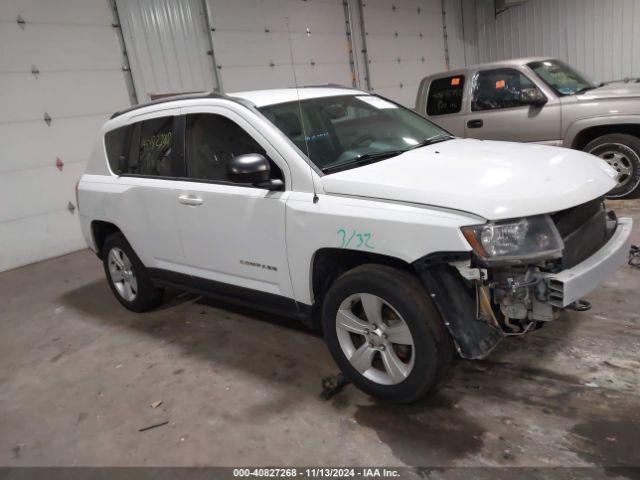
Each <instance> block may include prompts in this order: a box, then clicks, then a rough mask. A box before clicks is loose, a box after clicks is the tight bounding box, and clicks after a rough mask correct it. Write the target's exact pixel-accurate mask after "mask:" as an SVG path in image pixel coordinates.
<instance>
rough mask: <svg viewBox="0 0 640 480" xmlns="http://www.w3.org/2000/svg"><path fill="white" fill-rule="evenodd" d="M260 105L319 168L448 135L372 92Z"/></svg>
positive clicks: (360, 161)
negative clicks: (370, 93) (371, 93)
mask: <svg viewBox="0 0 640 480" xmlns="http://www.w3.org/2000/svg"><path fill="white" fill-rule="evenodd" d="M260 111H261V112H262V114H263V115H264V116H265V117H267V118H268V119H269V120H270V121H271V122H272V123H273V124H274V125H275V126H276V127H278V128H279V129H280V130H281V131H282V132H283V133H284V134H285V135H286V136H287V137H289V139H291V141H292V142H293V143H294V144H295V145H296V146H297V147H298V148H299V149H300V150H301V151H302V152H305V153H307V155H308V156H309V158H310V160H311V161H312V162H313V163H314V164H315V165H316V166H317V167H318V168H319V169H320V170H322V171H323V172H325V173H332V172H335V171H339V170H345V169H349V168H355V167H357V166H361V165H364V164H367V163H372V162H375V161H380V160H384V159H385V158H390V157H393V156H396V155H400V154H401V153H403V152H405V151H407V150H410V149H412V148H417V147H420V146H423V145H428V144H431V143H435V142H439V141H444V140H449V139H450V138H452V137H451V135H449V134H448V133H447V132H446V131H444V130H442V129H441V128H440V127H438V126H436V125H434V124H433V123H431V122H429V121H428V120H426V119H424V118H422V117H421V116H419V115H418V114H416V113H414V112H412V111H411V110H408V109H406V108H404V107H401V106H399V105H397V104H395V103H392V102H390V101H388V100H385V99H383V98H381V97H378V96H375V95H367V94H362V95H353V94H349V95H340V96H331V97H321V98H312V99H306V100H301V101H300V102H298V101H294V102H288V103H281V104H276V105H268V106H265V107H262V108H260ZM301 114H302V121H301V119H300V115H301Z"/></svg>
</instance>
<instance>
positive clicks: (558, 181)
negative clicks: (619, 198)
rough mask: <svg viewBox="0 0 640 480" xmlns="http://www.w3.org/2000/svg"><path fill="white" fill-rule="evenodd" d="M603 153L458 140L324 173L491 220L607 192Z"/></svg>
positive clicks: (327, 182) (381, 193) (609, 179)
mask: <svg viewBox="0 0 640 480" xmlns="http://www.w3.org/2000/svg"><path fill="white" fill-rule="evenodd" d="M616 175H617V173H616V172H615V171H614V170H613V169H612V168H611V167H609V165H607V164H606V163H605V162H604V161H603V160H601V159H599V158H597V157H595V156H593V155H590V154H587V153H584V152H579V151H576V150H569V149H566V148H559V147H548V146H544V145H531V144H523V143H511V142H494V141H483V140H472V139H464V140H463V139H455V140H449V141H447V142H442V143H438V144H435V145H431V146H428V147H422V148H417V149H415V150H410V151H408V152H405V153H403V154H401V155H399V156H397V157H393V158H389V159H387V160H383V161H380V162H377V163H373V164H370V165H365V166H362V167H357V168H353V169H351V170H345V171H342V172H337V173H333V174H330V175H325V176H324V177H322V179H321V182H322V186H323V189H324V191H325V192H326V193H330V194H338V195H349V196H358V197H368V198H378V199H384V200H392V201H399V202H409V203H417V204H423V205H432V206H437V207H443V208H449V209H454V210H461V211H464V212H470V213H473V214H476V215H479V216H482V217H484V218H486V219H488V220H500V219H506V218H514V217H522V216H527V215H536V214H541V213H551V212H555V211H558V210H563V209H565V208H569V207H573V206H575V205H579V204H581V203H584V202H587V201H589V200H592V199H594V198H596V197H598V196H601V195H604V194H605V193H607V192H608V191H609V190H611V189H612V188H613V187H614V186H615V185H616V181H615V178H616Z"/></svg>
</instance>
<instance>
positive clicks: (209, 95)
mask: <svg viewBox="0 0 640 480" xmlns="http://www.w3.org/2000/svg"><path fill="white" fill-rule="evenodd" d="M197 98H228V97H226V95H223V94H221V93H218V92H197V93H184V94H181V95H171V96H168V97H162V98H158V99H157V100H152V101H150V102H145V103H139V104H138V105H133V106H131V107H129V108H125V109H124V110H118V111H117V112H115V113H114V114H113V115H111V118H112V119H113V118H116V117H119V116H120V115H124V114H125V113H129V112H133V111H135V110H138V109H140V108H144V107H148V106H150V105H158V104H161V103H169V102H174V101H177V100H189V99H197Z"/></svg>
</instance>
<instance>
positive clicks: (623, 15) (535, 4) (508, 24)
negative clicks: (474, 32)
mask: <svg viewBox="0 0 640 480" xmlns="http://www.w3.org/2000/svg"><path fill="white" fill-rule="evenodd" d="M493 5H494V4H493V0H477V1H476V9H477V29H478V40H477V43H478V57H479V61H480V62H489V61H495V60H502V59H507V58H514V57H525V56H534V55H535V56H538V55H539V56H554V57H560V58H562V59H564V60H566V61H567V62H568V63H570V64H572V65H574V66H576V67H577V68H578V69H580V70H582V71H584V72H585V73H587V74H588V75H589V76H591V77H592V78H593V79H594V80H595V81H598V82H599V81H606V80H616V79H622V78H624V77H638V76H640V27H639V25H640V0H530V1H529V2H527V3H526V4H524V5H522V6H520V7H513V8H511V9H509V10H507V11H506V12H504V13H501V14H500V15H498V18H497V19H496V18H494V6H493ZM465 14H466V12H465Z"/></svg>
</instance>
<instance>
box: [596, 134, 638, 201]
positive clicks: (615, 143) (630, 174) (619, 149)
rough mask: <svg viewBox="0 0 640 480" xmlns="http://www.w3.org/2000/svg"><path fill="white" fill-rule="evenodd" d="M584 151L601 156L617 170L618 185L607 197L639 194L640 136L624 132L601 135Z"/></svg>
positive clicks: (631, 196) (624, 196)
mask: <svg viewBox="0 0 640 480" xmlns="http://www.w3.org/2000/svg"><path fill="white" fill-rule="evenodd" d="M584 151H585V152H588V153H590V154H592V155H595V156H597V157H600V158H602V159H603V160H604V161H605V162H607V163H608V164H609V165H610V166H611V167H612V168H613V169H614V170H616V171H617V172H618V185H616V187H615V188H614V189H613V190H611V191H610V192H609V193H607V198H635V197H637V196H638V194H640V138H638V137H634V136H633V135H627V134H624V133H613V134H610V135H603V136H601V137H598V138H596V139H595V140H592V141H591V142H589V143H588V144H587V146H585V147H584Z"/></svg>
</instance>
